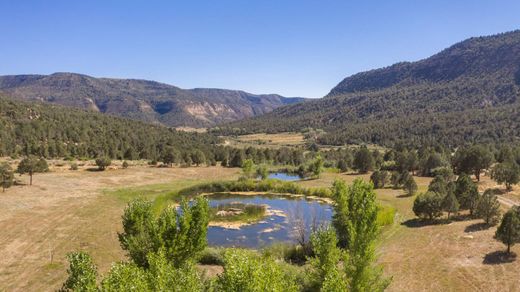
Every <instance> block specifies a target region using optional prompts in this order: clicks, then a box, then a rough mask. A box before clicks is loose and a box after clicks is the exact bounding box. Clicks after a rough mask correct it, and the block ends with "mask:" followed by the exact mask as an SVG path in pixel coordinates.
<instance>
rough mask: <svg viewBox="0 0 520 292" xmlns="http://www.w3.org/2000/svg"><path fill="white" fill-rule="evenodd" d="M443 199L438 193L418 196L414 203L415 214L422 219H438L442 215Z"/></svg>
mask: <svg viewBox="0 0 520 292" xmlns="http://www.w3.org/2000/svg"><path fill="white" fill-rule="evenodd" d="M442 201H443V197H442V195H440V194H439V193H436V192H430V191H428V192H426V193H423V194H420V195H418V196H417V197H416V198H415V201H414V202H413V212H414V213H415V215H416V216H418V217H420V218H428V219H430V220H433V219H436V218H438V217H440V216H441V215H442Z"/></svg>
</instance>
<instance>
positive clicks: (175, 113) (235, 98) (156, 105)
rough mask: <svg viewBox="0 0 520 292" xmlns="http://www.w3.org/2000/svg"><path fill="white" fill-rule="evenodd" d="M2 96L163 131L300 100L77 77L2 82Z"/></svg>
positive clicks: (12, 77) (17, 78)
mask: <svg viewBox="0 0 520 292" xmlns="http://www.w3.org/2000/svg"><path fill="white" fill-rule="evenodd" d="M0 92H4V93H5V94H6V95H9V96H10V97H12V98H16V99H20V100H33V101H34V100H36V101H42V102H49V103H55V104H61V105H68V106H73V107H77V108H82V109H89V110H92V111H97V112H102V113H108V114H113V115H117V116H122V117H127V118H132V119H137V120H141V121H145V122H151V123H158V124H164V125H167V126H190V127H206V126H212V125H215V124H216V123H223V122H231V121H235V120H238V119H243V118H247V117H252V116H255V115H259V114H264V113H267V112H270V111H272V110H273V109H275V108H277V107H279V106H282V105H286V104H291V103H295V102H299V101H301V100H303V99H302V98H286V97H283V96H280V95H277V94H265V95H256V94H251V93H247V92H244V91H239V90H225V89H212V88H196V89H181V88H178V87H175V86H172V85H168V84H164V83H159V82H155V81H147V80H135V79H110V78H94V77H90V76H86V75H81V74H73V73H55V74H51V75H10V76H0Z"/></svg>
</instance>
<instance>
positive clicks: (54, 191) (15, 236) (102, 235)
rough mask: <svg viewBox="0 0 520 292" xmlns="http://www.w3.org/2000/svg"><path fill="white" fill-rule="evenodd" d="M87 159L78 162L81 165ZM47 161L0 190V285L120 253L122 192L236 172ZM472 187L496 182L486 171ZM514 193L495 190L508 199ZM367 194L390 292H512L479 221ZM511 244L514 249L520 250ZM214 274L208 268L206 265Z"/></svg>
mask: <svg viewBox="0 0 520 292" xmlns="http://www.w3.org/2000/svg"><path fill="white" fill-rule="evenodd" d="M90 163H91V162H89V164H88V165H84V166H83V169H86V168H89V167H91V166H92V165H90ZM51 164H52V169H53V172H51V173H47V174H37V175H35V177H34V185H33V186H31V187H30V186H15V187H13V188H11V189H8V190H7V192H6V193H3V194H0V209H1V212H0V230H1V231H2V232H1V233H0V258H1V259H2V260H1V261H0V291H3V290H6V291H52V290H55V289H57V288H59V286H60V285H61V283H62V282H63V280H64V278H65V276H66V264H67V263H66V260H65V255H66V253H68V252H70V251H74V250H78V249H82V250H86V251H88V252H90V253H91V254H92V256H93V257H94V260H95V262H96V263H97V264H98V266H99V270H100V272H101V273H104V272H106V271H107V270H108V268H109V267H110V264H111V263H112V262H114V261H118V260H122V259H124V253H123V251H122V250H121V248H120V247H119V242H118V240H117V232H118V231H119V230H120V228H121V227H120V224H121V223H120V216H121V213H122V210H123V208H124V206H125V201H126V200H128V199H129V198H130V197H133V196H136V195H142V196H150V197H155V196H157V195H160V194H163V193H165V192H168V191H171V190H174V189H178V188H181V187H183V186H186V185H190V184H194V183H197V182H199V181H208V180H217V179H230V178H236V177H237V176H238V172H239V170H238V169H226V168H221V167H200V168H173V169H171V168H151V167H147V166H143V165H142V166H134V167H131V168H129V169H111V170H107V171H105V172H91V171H85V170H80V171H69V170H67V166H66V165H62V166H59V165H58V164H62V163H61V162H59V161H57V162H55V163H54V162H53V163H51ZM116 164H118V163H116ZM359 177H361V178H363V179H365V180H368V178H369V174H365V175H357V174H352V173H349V174H339V173H324V174H323V175H322V177H321V178H320V179H316V180H306V181H302V182H298V183H299V184H301V185H303V186H307V187H317V186H319V187H329V186H330V185H331V184H332V182H333V181H334V180H335V179H343V180H345V181H346V182H348V183H350V182H352V181H353V180H354V179H356V178H359ZM415 179H416V181H417V184H418V185H419V191H424V190H426V187H427V185H428V183H429V181H430V178H420V177H416V178H415ZM21 180H22V181H27V177H26V176H22V177H21ZM479 186H480V188H481V189H484V188H488V187H497V186H496V185H495V184H494V183H493V182H492V181H490V179H489V177H486V176H484V177H483V180H482V182H481V183H480V184H479ZM498 187H499V188H503V187H502V186H498ZM121 188H125V189H124V190H121ZM518 190H519V189H518V188H515V189H514V191H513V192H511V193H508V194H506V195H504V196H508V197H510V198H512V199H515V198H518V197H520V196H518V193H519V192H518ZM376 193H377V196H378V199H379V200H380V201H381V202H382V203H384V204H389V205H392V206H394V207H395V208H396V210H397V215H396V220H395V223H394V224H393V225H392V226H388V227H385V229H384V230H383V233H382V235H381V239H380V240H379V242H378V248H377V251H378V254H379V262H380V263H381V264H382V265H383V266H384V268H385V274H386V275H388V276H392V277H393V281H392V284H391V285H390V287H389V290H390V291H515V290H518V289H519V288H517V287H520V283H519V282H520V278H519V277H518V271H519V270H520V259H519V260H517V261H513V262H508V263H497V262H496V261H497V258H498V257H497V254H496V252H497V251H502V250H504V246H503V245H502V244H501V243H499V242H497V241H495V240H494V239H493V234H494V232H495V230H496V228H495V227H493V228H489V229H483V230H480V229H479V228H478V227H479V226H480V225H478V223H480V220H469V221H455V222H452V223H450V224H439V225H427V226H421V225H420V224H417V222H416V221H414V220H413V219H414V218H415V216H414V214H413V212H412V209H411V208H412V204H413V200H414V197H406V196H403V191H402V190H394V189H391V188H385V189H380V190H377V191H376ZM513 250H514V251H516V252H520V247H517V246H515V247H514V248H513ZM219 271H221V268H219V267H215V271H213V272H214V273H218V272H219Z"/></svg>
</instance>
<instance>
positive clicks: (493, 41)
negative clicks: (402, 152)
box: [225, 31, 520, 145]
mask: <svg viewBox="0 0 520 292" xmlns="http://www.w3.org/2000/svg"><path fill="white" fill-rule="evenodd" d="M519 97H520V31H513V32H508V33H503V34H498V35H493V36H488V37H477V38H470V39H468V40H465V41H463V42H460V43H458V44H455V45H454V46H452V47H450V48H447V49H445V50H443V51H442V52H440V53H438V54H436V55H434V56H431V57H429V58H427V59H424V60H420V61H417V62H404V63H398V64H395V65H392V66H389V67H386V68H382V69H377V70H371V71H367V72H362V73H358V74H355V75H353V76H350V77H348V78H345V79H344V80H343V81H341V82H340V83H339V84H338V85H337V86H336V87H334V88H333V89H332V90H331V91H330V93H329V94H328V95H327V96H325V97H324V98H322V99H318V100H312V101H308V102H304V103H300V104H295V105H290V106H285V107H282V108H279V109H277V110H275V111H273V112H272V113H269V114H266V115H263V116H260V117H256V118H252V119H248V120H245V121H240V122H236V123H231V124H229V125H227V126H226V127H225V131H228V132H229V131H235V132H237V131H238V132H247V133H250V132H263V131H267V132H272V131H295V130H301V129H302V128H305V127H313V128H322V129H325V130H326V131H327V132H328V134H327V135H325V136H323V137H322V138H321V139H322V142H324V143H330V144H343V143H359V142H370V143H377V144H385V145H391V144H395V143H397V142H413V143H415V144H420V143H430V142H443V143H446V144H451V145H458V144H462V143H466V142H474V141H481V142H482V141H488V142H499V141H506V140H507V141H510V140H516V139H517V137H518V136H519V134H520V130H519V128H518V126H517V125H518V124H517V123H516V124H515V121H516V120H518V114H517V113H518V109H519V107H520V100H519ZM273 125H276V126H273Z"/></svg>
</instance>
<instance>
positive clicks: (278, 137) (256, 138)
mask: <svg viewBox="0 0 520 292" xmlns="http://www.w3.org/2000/svg"><path fill="white" fill-rule="evenodd" d="M223 138H224V140H225V143H226V144H227V145H233V146H236V147H249V146H253V147H272V148H279V147H283V146H288V147H290V146H298V145H302V144H304V139H303V135H302V134H301V133H288V132H286V133H278V134H265V133H261V134H251V135H242V136H238V137H237V138H233V137H223Z"/></svg>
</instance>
